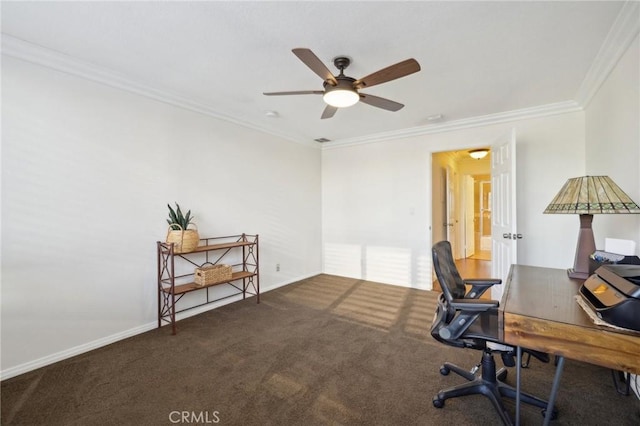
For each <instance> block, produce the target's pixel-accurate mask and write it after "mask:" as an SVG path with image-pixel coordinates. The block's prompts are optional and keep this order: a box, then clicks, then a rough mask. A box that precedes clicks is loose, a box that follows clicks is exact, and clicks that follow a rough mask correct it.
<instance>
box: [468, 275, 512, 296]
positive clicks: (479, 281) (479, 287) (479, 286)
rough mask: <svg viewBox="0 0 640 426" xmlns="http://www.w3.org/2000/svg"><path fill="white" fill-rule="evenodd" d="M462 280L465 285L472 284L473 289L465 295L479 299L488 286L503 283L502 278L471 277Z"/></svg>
mask: <svg viewBox="0 0 640 426" xmlns="http://www.w3.org/2000/svg"><path fill="white" fill-rule="evenodd" d="M462 281H463V282H464V284H465V285H470V286H471V290H469V292H468V293H467V294H466V295H465V297H468V298H470V299H477V298H478V297H480V296H482V295H483V294H484V292H485V291H487V289H488V288H490V287H492V286H494V285H498V284H502V280H501V279H500V278H470V279H466V280H462Z"/></svg>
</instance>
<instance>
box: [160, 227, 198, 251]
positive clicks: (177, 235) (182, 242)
mask: <svg viewBox="0 0 640 426" xmlns="http://www.w3.org/2000/svg"><path fill="white" fill-rule="evenodd" d="M191 225H194V224H191ZM172 226H177V227H179V228H180V229H179V230H177V231H176V230H173V229H171V227H172ZM194 226H195V225H194ZM199 241H200V235H198V230H197V229H182V227H181V226H180V225H178V224H177V223H176V224H173V225H170V226H169V231H168V232H167V244H170V243H173V252H174V253H189V252H190V251H193V250H195V248H196V247H198V242H199Z"/></svg>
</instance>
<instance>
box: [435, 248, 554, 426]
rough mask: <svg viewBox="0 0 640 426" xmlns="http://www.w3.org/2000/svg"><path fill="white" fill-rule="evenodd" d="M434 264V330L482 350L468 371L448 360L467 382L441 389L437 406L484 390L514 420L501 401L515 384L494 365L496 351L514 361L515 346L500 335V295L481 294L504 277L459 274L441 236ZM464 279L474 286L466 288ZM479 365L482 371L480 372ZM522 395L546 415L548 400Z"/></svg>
mask: <svg viewBox="0 0 640 426" xmlns="http://www.w3.org/2000/svg"><path fill="white" fill-rule="evenodd" d="M432 254H433V266H434V269H435V272H436V276H437V278H438V282H439V283H440V287H442V293H441V294H440V296H439V298H438V307H437V310H436V314H435V316H434V318H433V323H432V325H431V335H432V336H433V337H434V338H435V339H436V340H438V341H440V342H442V343H445V344H447V345H451V346H455V347H459V348H471V349H477V350H482V351H483V353H482V361H481V362H480V363H479V364H478V365H477V366H475V367H474V368H473V369H471V370H470V371H467V370H464V369H462V368H460V367H458V366H457V365H455V364H451V363H449V362H445V363H444V365H443V366H442V367H440V373H441V374H443V375H445V376H446V375H447V374H449V372H450V371H453V372H455V373H457V374H458V375H460V376H462V377H464V378H465V379H467V380H468V382H466V383H463V384H461V385H458V386H454V387H451V388H448V389H444V390H441V391H440V392H438V394H437V395H436V396H434V397H433V405H434V406H435V407H437V408H442V407H443V406H444V402H445V400H447V399H449V398H456V397H459V396H465V395H478V394H481V395H484V396H486V397H487V398H489V400H490V401H491V402H492V404H493V406H494V407H495V409H496V410H497V411H498V414H499V415H500V418H501V419H502V421H503V423H504V424H507V425H510V424H512V421H511V418H510V416H509V414H508V412H507V410H506V409H505V406H504V404H503V402H502V397H508V398H514V399H515V397H516V390H515V388H514V387H512V386H509V385H508V384H506V383H504V379H505V378H506V376H507V370H506V368H504V367H503V368H501V369H500V370H499V371H496V362H495V360H494V358H493V353H494V352H498V353H500V355H501V357H502V360H503V362H504V364H505V365H506V366H509V367H513V366H514V365H515V360H514V353H515V348H513V347H509V346H507V345H505V344H504V342H501V341H500V339H499V338H498V333H499V330H498V306H499V302H498V301H497V300H487V299H479V297H480V296H481V295H482V294H483V293H484V292H485V291H486V290H487V289H489V288H491V287H492V286H493V285H498V284H501V283H502V280H500V279H466V280H463V279H462V278H461V277H460V274H459V272H458V269H457V268H456V265H455V263H454V260H453V255H452V254H451V244H450V243H449V242H448V241H440V242H439V243H436V244H435V245H434V246H433V249H432ZM465 284H466V285H470V286H471V289H470V290H469V292H468V293H467V292H466V287H465ZM522 351H523V353H527V354H531V355H532V356H534V357H535V358H538V359H539V360H541V361H543V362H549V356H548V355H547V354H544V353H541V352H537V351H532V350H529V349H524V348H523V349H522ZM478 368H480V369H481V371H480V374H478V375H476V371H477V370H478ZM520 401H521V402H524V403H527V404H531V405H534V406H537V407H540V408H542V409H543V411H542V414H543V415H544V413H545V411H546V408H547V402H546V401H544V400H542V399H540V398H537V397H535V396H532V395H529V394H526V393H523V392H521V393H520ZM552 414H553V418H556V417H557V410H555V409H554V411H553V413H552Z"/></svg>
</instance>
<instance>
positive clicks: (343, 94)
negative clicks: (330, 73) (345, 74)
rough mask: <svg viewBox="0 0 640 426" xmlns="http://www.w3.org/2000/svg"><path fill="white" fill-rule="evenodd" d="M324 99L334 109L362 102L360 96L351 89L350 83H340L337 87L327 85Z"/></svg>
mask: <svg viewBox="0 0 640 426" xmlns="http://www.w3.org/2000/svg"><path fill="white" fill-rule="evenodd" d="M345 83H346V84H345ZM322 99H323V100H324V101H325V102H326V103H327V104H329V105H331V106H332V107H336V108H346V107H350V106H351V105H355V104H357V103H358V101H359V100H360V95H359V94H358V92H356V91H355V90H354V89H353V88H352V87H351V83H350V82H349V83H347V82H343V81H338V85H337V86H329V85H325V92H324V95H322Z"/></svg>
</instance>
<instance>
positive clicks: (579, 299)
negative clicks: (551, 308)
mask: <svg viewBox="0 0 640 426" xmlns="http://www.w3.org/2000/svg"><path fill="white" fill-rule="evenodd" d="M573 297H574V298H575V299H576V302H578V305H580V307H581V308H582V310H583V311H585V312H586V313H587V315H589V318H591V321H593V322H594V324H596V325H605V326H607V327H611V328H615V329H616V330H623V331H630V332H632V333H638V334H640V332H637V331H635V330H631V329H629V328H624V327H618V326H617V325H613V324H611V323H608V322H606V321H605V320H603V319H601V318H600V317H599V316H598V315H596V313H595V312H594V311H593V309H591V306H589V305H588V304H587V302H585V301H584V299H583V298H582V296H580V295H579V294H576V295H575V296H573Z"/></svg>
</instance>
